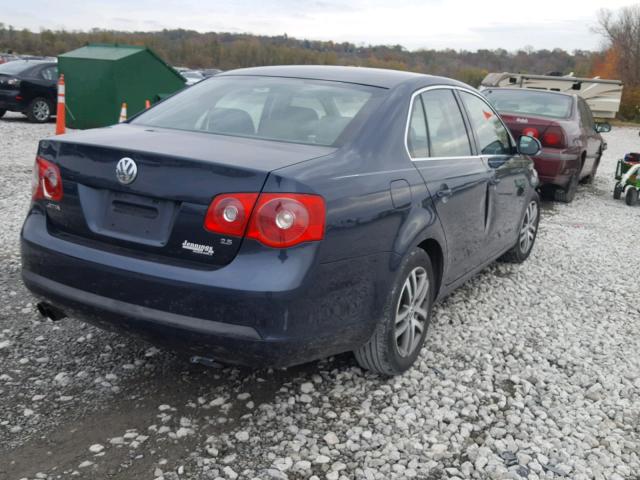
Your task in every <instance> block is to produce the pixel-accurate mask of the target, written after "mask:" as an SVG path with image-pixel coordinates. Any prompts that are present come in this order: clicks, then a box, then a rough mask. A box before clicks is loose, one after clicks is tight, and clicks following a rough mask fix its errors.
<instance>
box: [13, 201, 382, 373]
mask: <svg viewBox="0 0 640 480" xmlns="http://www.w3.org/2000/svg"><path fill="white" fill-rule="evenodd" d="M317 247H318V246H317V244H307V245H302V246H300V247H298V248H293V249H288V250H286V251H279V250H272V249H266V248H265V247H261V246H259V245H251V244H249V242H245V245H243V247H242V248H241V251H240V253H239V254H238V257H237V258H236V259H235V260H234V261H233V262H231V263H230V264H229V265H227V266H226V267H224V268H220V269H218V270H213V271H211V270H206V271H204V270H191V269H187V268H184V267H176V266H172V265H164V264H158V263H157V262H148V261H144V260H140V259H134V258H129V257H124V256H122V255H117V254H114V253H110V252H105V251H102V250H96V249H92V248H90V247H87V246H85V245H78V244H75V243H72V242H69V241H67V240H63V239H60V238H57V237H54V236H52V235H50V234H49V233H48V231H47V227H46V217H45V216H44V215H43V214H42V213H40V212H39V211H37V210H34V211H32V212H31V213H30V214H29V216H28V217H27V220H26V221H25V224H24V227H23V230H22V238H21V249H22V264H23V272H22V274H23V280H24V283H25V285H26V286H27V287H28V288H29V289H30V290H31V291H32V292H33V293H34V294H36V296H38V297H40V298H42V299H45V300H46V301H48V302H50V303H51V304H53V305H54V306H56V307H58V308H60V309H61V310H63V311H64V312H65V313H66V314H67V315H69V316H71V317H76V318H79V319H81V320H85V321H88V322H90V323H94V324H96V325H98V326H100V327H102V328H105V329H111V330H114V329H115V330H119V331H123V332H128V333H133V334H136V335H137V336H141V337H143V338H145V339H147V340H150V341H151V342H153V343H156V344H159V345H162V346H166V347H169V348H172V349H174V350H177V351H180V352H184V353H187V354H189V355H200V356H205V357H209V358H214V359H216V360H219V361H221V362H224V363H232V364H243V365H248V366H267V365H268V366H288V365H294V364H299V363H304V362H306V361H310V360H314V359H318V358H322V357H326V356H329V355H333V354H337V353H341V352H345V351H349V350H353V349H354V348H357V347H358V346H359V345H361V344H362V343H364V342H365V341H366V340H367V339H368V338H369V336H370V335H371V333H372V332H373V329H374V328H375V325H376V323H377V319H378V318H379V317H380V315H381V311H382V308H383V303H384V301H385V300H386V295H384V294H382V293H381V292H388V291H389V285H388V282H389V281H390V279H391V277H392V275H391V274H390V273H389V265H390V264H392V263H393V262H391V261H390V258H389V256H390V255H391V254H388V253H381V254H379V255H372V256H365V257H359V258H355V259H349V260H343V261H339V262H333V263H328V264H320V263H316V261H315V258H316V251H317Z"/></svg>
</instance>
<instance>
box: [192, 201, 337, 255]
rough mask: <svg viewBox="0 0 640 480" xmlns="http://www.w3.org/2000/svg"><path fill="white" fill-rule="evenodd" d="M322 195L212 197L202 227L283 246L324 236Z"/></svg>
mask: <svg viewBox="0 0 640 480" xmlns="http://www.w3.org/2000/svg"><path fill="white" fill-rule="evenodd" d="M325 215H326V213H325V205H324V200H323V199H322V197H320V196H318V195H307V194H297V193H262V194H257V193H232V194H223V195H218V196H217V197H216V198H214V199H213V201H212V202H211V205H210V206H209V209H208V211H207V216H206V218H205V222H204V227H205V229H206V230H209V231H210V232H214V233H218V234H221V235H231V236H235V237H242V236H243V235H244V236H245V237H246V238H251V239H253V240H257V241H259V242H260V243H262V244H264V245H267V246H269V247H274V248H286V247H291V246H293V245H297V244H299V243H302V242H311V241H315V240H322V238H323V237H324V223H325Z"/></svg>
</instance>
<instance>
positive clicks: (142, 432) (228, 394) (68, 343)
mask: <svg viewBox="0 0 640 480" xmlns="http://www.w3.org/2000/svg"><path fill="white" fill-rule="evenodd" d="M53 130H54V126H53V124H47V125H44V126H35V125H31V124H28V123H26V122H25V121H24V120H23V119H22V117H20V116H13V115H7V117H6V118H5V119H2V120H0V151H1V152H2V157H0V165H2V174H1V177H0V182H1V188H0V207H1V209H2V220H1V221H2V224H1V226H2V228H0V241H1V242H2V245H3V246H4V248H3V249H2V253H0V258H1V262H2V268H1V271H0V365H1V366H0V399H1V400H0V479H21V478H42V479H44V478H64V479H66V478H70V477H73V478H96V479H98V478H99V479H103V478H113V479H132V478H136V479H137V478H148V479H153V478H156V479H157V478H164V479H166V480H176V479H187V478H189V479H196V478H197V479H205V480H206V479H212V480H213V479H216V478H219V477H220V478H224V479H235V478H254V477H255V478H260V479H264V478H274V479H286V478H288V479H303V478H320V479H325V478H326V479H329V480H331V479H333V480H337V479H341V480H342V479H367V480H370V479H393V478H398V479H405V478H422V479H428V480H437V479H444V478H450V479H454V478H460V479H463V478H475V479H485V478H491V479H510V478H515V479H519V478H528V479H531V480H535V479H539V478H544V479H551V478H561V477H564V478H570V479H576V480H580V479H611V480H620V479H636V480H637V479H640V473H639V471H640V459H639V455H640V335H639V334H638V325H639V321H640V310H639V305H640V302H639V298H638V295H639V293H638V292H639V288H638V278H637V258H638V249H637V247H636V248H633V247H634V244H635V246H637V245H638V242H639V241H640V234H639V232H640V207H635V208H631V207H628V206H626V205H625V204H624V202H623V201H614V200H613V199H612V196H611V192H612V189H613V178H612V177H613V171H614V168H615V160H616V159H617V158H618V157H620V156H621V155H622V154H623V153H624V152H626V151H630V150H638V149H639V148H640V145H639V144H640V139H639V138H638V131H637V129H632V128H615V129H614V130H613V131H612V132H611V133H610V134H608V135H606V139H607V141H608V143H609V150H608V151H607V152H606V154H605V156H604V158H603V163H602V166H601V168H600V170H599V172H598V177H597V178H596V181H595V183H594V184H593V185H590V186H583V187H581V189H580V191H579V193H578V195H577V198H576V200H575V201H574V203H573V204H571V205H569V206H567V205H561V204H555V203H546V204H545V205H544V212H543V219H542V222H541V224H540V235H539V237H538V243H537V245H536V247H535V249H534V252H533V255H532V257H531V258H530V259H529V261H527V262H526V263H525V264H524V265H521V266H513V265H504V264H496V265H494V266H492V267H490V268H488V269H487V270H486V271H485V272H483V273H482V274H481V275H479V276H478V277H476V278H475V279H474V280H472V281H471V282H469V283H468V284H467V285H465V286H464V287H462V288H460V289H459V290H458V291H457V292H456V293H454V294H453V295H451V296H450V297H449V298H448V299H446V300H445V301H444V302H443V303H442V304H440V305H438V306H437V307H436V309H435V315H434V324H433V325H432V327H431V331H430V336H429V338H428V340H427V343H426V346H425V348H424V350H423V352H422V355H421V357H420V359H419V362H418V364H417V365H416V367H415V368H414V369H412V370H411V371H409V372H408V373H406V374H405V375H403V376H402V377H399V378H393V379H385V378H379V377H376V376H373V375H370V374H368V373H365V372H363V371H362V370H360V369H359V368H357V366H356V365H355V362H354V360H353V358H352V357H351V356H350V355H342V356H339V357H334V358H331V359H327V360H324V361H320V362H314V363H311V364H307V365H304V366H301V367H296V368H292V369H288V370H276V371H273V370H259V371H258V370H244V369H238V368H219V369H212V368H205V367H201V366H193V365H188V364H185V363H184V362H183V361H181V360H179V359H177V358H176V357H174V356H173V355H172V354H171V353H169V352H164V351H160V350H158V349H156V348H153V347H151V346H149V345H147V344H145V343H142V342H140V341H136V340H132V339H129V338H127V337H124V336H119V335H116V334H111V333H106V332H103V331H101V330H98V329H96V328H94V327H91V326H87V325H84V324H83V323H81V322H79V321H75V320H64V321H62V322H58V323H55V324H54V323H51V322H48V321H43V320H41V319H40V318H39V317H38V315H37V314H36V313H35V309H34V300H33V299H32V298H31V297H30V295H29V294H28V292H27V291H26V290H25V289H24V287H23V286H22V284H21V282H20V275H19V265H20V259H19V250H18V232H19V229H20V225H21V222H22V220H23V216H24V213H25V211H26V208H27V206H28V202H29V190H30V187H29V183H30V175H31V164H32V162H33V158H34V155H35V148H36V142H37V140H38V139H39V138H41V137H43V136H46V135H48V134H51V133H52V132H53ZM627 271H630V273H629V274H627V273H626V272H627Z"/></svg>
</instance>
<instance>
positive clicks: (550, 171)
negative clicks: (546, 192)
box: [533, 148, 580, 187]
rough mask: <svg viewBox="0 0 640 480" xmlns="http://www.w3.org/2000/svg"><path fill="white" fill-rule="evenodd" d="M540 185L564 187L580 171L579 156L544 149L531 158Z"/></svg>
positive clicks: (570, 152) (564, 151)
mask: <svg viewBox="0 0 640 480" xmlns="http://www.w3.org/2000/svg"><path fill="white" fill-rule="evenodd" d="M533 162H534V164H535V167H536V171H537V172H538V176H539V177H540V183H541V184H543V185H545V184H547V185H548V184H552V185H558V186H561V187H564V186H565V185H567V184H568V183H569V180H570V179H571V176H572V175H574V174H575V172H576V171H577V170H579V169H580V154H579V153H576V152H574V151H568V150H557V149H550V148H544V149H543V150H542V152H541V153H540V154H538V155H537V156H535V157H533Z"/></svg>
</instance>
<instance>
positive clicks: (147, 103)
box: [144, 100, 151, 110]
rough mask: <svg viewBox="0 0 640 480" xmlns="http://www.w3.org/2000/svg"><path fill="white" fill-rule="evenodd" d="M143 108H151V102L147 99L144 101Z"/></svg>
mask: <svg viewBox="0 0 640 480" xmlns="http://www.w3.org/2000/svg"><path fill="white" fill-rule="evenodd" d="M144 108H145V110H149V109H150V108H151V102H150V101H149V100H145V101H144Z"/></svg>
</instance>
